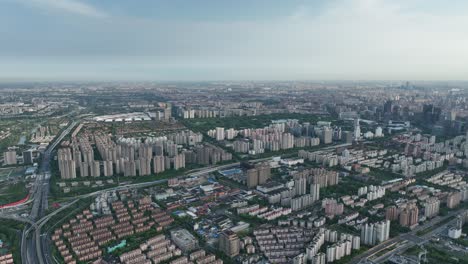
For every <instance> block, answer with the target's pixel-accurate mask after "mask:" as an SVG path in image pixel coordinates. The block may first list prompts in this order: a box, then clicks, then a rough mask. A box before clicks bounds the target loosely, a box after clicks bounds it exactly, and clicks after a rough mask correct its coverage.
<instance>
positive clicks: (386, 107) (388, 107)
mask: <svg viewBox="0 0 468 264" xmlns="http://www.w3.org/2000/svg"><path fill="white" fill-rule="evenodd" d="M392 110H393V102H392V100H388V101H386V102H385V104H384V113H391V112H392Z"/></svg>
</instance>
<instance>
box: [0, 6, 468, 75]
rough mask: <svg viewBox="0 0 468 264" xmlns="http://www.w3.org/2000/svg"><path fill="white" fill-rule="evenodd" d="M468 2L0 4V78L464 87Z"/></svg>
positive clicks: (467, 57)
mask: <svg viewBox="0 0 468 264" xmlns="http://www.w3.org/2000/svg"><path fill="white" fill-rule="evenodd" d="M467 14H468V1H466V0H447V1H440V0H323V1H322V0H235V1H232V0H167V1H166V0H165V1H162V0H135V1H129V0H0V80H18V79H19V80H21V79H25V80H26V79H27V80H34V79H37V80H48V79H50V80H60V79H65V80H223V79H225V80H238V79H242V80H245V79H249V80H293V79H300V80H304V79H306V80H319V79H320V80H323V79H348V80H363V79H372V80H376V79H401V80H416V79H419V80H422V79H427V80H435V79H437V80H467V79H468V15H467Z"/></svg>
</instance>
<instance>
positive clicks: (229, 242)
mask: <svg viewBox="0 0 468 264" xmlns="http://www.w3.org/2000/svg"><path fill="white" fill-rule="evenodd" d="M219 249H220V250H221V251H222V252H224V254H226V255H227V256H228V257H231V258H232V257H235V256H237V255H239V250H240V240H239V237H238V236H237V234H236V233H234V232H233V231H231V230H226V231H224V232H222V233H221V235H220V236H219Z"/></svg>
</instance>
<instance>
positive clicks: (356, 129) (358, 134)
mask: <svg viewBox="0 0 468 264" xmlns="http://www.w3.org/2000/svg"><path fill="white" fill-rule="evenodd" d="M360 138H361V127H360V126H359V118H356V119H354V140H359V139H360Z"/></svg>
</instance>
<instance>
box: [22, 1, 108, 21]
mask: <svg viewBox="0 0 468 264" xmlns="http://www.w3.org/2000/svg"><path fill="white" fill-rule="evenodd" d="M19 2H20V3H22V4H25V5H29V6H34V7H38V8H41V9H45V10H52V11H59V12H60V11H62V12H66V13H70V14H75V15H81V16H87V17H95V18H105V17H107V16H108V15H107V14H106V13H105V12H102V11H101V10H98V9H96V8H95V7H93V6H91V5H89V4H86V3H83V2H80V1H77V0H20V1H19Z"/></svg>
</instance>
